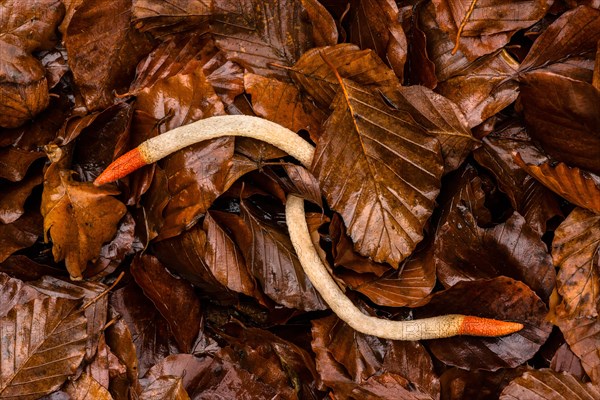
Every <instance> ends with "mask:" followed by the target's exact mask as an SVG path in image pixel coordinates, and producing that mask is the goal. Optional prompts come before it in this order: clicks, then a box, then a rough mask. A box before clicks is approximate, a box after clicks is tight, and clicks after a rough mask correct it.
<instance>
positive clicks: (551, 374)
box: [500, 369, 600, 400]
mask: <svg viewBox="0 0 600 400" xmlns="http://www.w3.org/2000/svg"><path fill="white" fill-rule="evenodd" d="M522 399H540V400H541V399H569V400H598V399H600V390H598V387H594V386H593V385H592V384H591V383H583V382H581V381H579V380H577V379H576V378H574V377H573V376H572V375H570V374H567V373H559V372H555V371H552V370H550V369H540V370H533V371H527V372H525V373H524V374H523V375H521V376H520V377H518V378H516V379H514V380H513V381H512V382H510V384H509V385H508V386H507V387H505V388H504V390H502V393H501V394H500V400H522Z"/></svg>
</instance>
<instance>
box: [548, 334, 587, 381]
mask: <svg viewBox="0 0 600 400" xmlns="http://www.w3.org/2000/svg"><path fill="white" fill-rule="evenodd" d="M550 368H552V370H553V371H556V372H566V373H568V374H571V375H573V376H574V377H575V378H577V379H579V380H582V379H583V378H584V376H586V375H585V371H584V370H583V365H581V360H580V359H579V358H577V356H576V355H575V353H573V352H572V351H571V349H570V348H569V345H568V344H566V343H563V344H562V346H560V347H559V348H558V350H557V351H556V353H554V357H553V358H552V362H551V363H550Z"/></svg>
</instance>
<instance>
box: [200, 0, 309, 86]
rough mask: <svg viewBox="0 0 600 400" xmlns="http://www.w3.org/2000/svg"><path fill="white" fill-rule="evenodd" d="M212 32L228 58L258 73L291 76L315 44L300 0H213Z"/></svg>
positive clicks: (285, 78) (280, 76)
mask: <svg viewBox="0 0 600 400" xmlns="http://www.w3.org/2000/svg"><path fill="white" fill-rule="evenodd" d="M212 12H213V16H212V19H211V23H210V31H211V33H212V34H213V36H214V38H215V41H216V44H217V47H219V48H220V49H221V50H223V51H224V52H225V54H226V55H227V58H228V59H229V60H231V61H235V62H237V63H239V64H240V65H241V66H243V67H244V68H246V69H247V70H249V71H250V72H253V73H255V74H259V75H262V76H264V77H276V78H278V79H281V80H284V81H285V80H287V79H289V78H288V77H287V71H285V70H284V69H280V68H279V69H278V68H273V67H271V66H270V64H279V65H284V66H292V65H294V63H295V62H296V61H297V60H298V58H300V56H301V55H302V53H304V52H305V51H306V50H308V49H309V48H311V47H312V43H313V40H312V27H311V24H310V21H309V20H308V18H306V16H303V14H305V13H306V11H305V10H304V7H303V6H302V2H301V1H300V0H281V1H275V0H267V1H257V0H241V1H234V0H214V1H213V11H212Z"/></svg>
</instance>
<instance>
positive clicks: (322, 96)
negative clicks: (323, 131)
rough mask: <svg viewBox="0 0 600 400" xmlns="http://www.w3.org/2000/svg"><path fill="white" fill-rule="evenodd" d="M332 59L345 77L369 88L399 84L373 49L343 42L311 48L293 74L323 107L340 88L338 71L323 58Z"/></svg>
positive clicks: (293, 69)
mask: <svg viewBox="0 0 600 400" xmlns="http://www.w3.org/2000/svg"><path fill="white" fill-rule="evenodd" d="M325 59H326V60H327V61H329V62H330V63H331V64H332V65H333V67H334V68H335V70H336V71H337V72H338V73H339V74H340V76H341V77H343V78H348V79H352V80H353V81H354V82H356V83H358V84H360V85H362V86H365V87H370V88H380V87H387V86H391V87H393V86H398V85H399V82H398V78H397V77H396V75H394V72H393V71H392V70H391V69H390V68H389V67H387V66H386V65H385V64H384V63H383V61H381V59H380V58H379V57H378V56H377V54H375V52H374V51H373V50H370V49H365V50H361V49H359V48H358V47H357V46H355V45H352V44H349V43H343V44H338V45H335V46H328V47H322V48H316V49H311V50H308V51H307V52H306V53H304V54H303V55H302V57H301V58H300V59H299V60H298V62H297V63H296V64H295V65H294V67H293V68H292V69H291V70H290V75H291V77H292V79H293V80H294V82H296V83H297V84H299V85H300V86H302V89H303V90H305V91H306V92H307V93H308V94H309V95H310V96H311V97H312V98H313V99H314V100H315V102H316V103H317V105H318V106H319V107H321V108H322V109H327V108H329V106H330V105H331V103H332V102H333V99H334V98H335V95H336V93H337V91H338V88H339V81H338V80H337V78H336V75H335V71H334V70H333V69H332V68H331V67H330V66H329V65H328V64H327V63H326V62H325V61H324V60H325Z"/></svg>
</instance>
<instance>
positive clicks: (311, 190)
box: [283, 164, 323, 208]
mask: <svg viewBox="0 0 600 400" xmlns="http://www.w3.org/2000/svg"><path fill="white" fill-rule="evenodd" d="M283 169H284V170H285V173H286V174H287V176H288V177H289V178H290V185H287V186H286V187H285V188H286V189H287V190H288V191H289V192H290V193H294V194H296V195H298V196H300V197H302V198H304V199H305V200H308V201H311V202H313V203H315V204H317V205H318V206H319V207H321V208H323V199H322V197H321V189H320V188H319V182H318V181H317V179H316V178H315V177H314V176H313V175H312V174H311V173H310V172H309V171H308V170H307V169H306V168H304V167H301V166H299V165H296V164H284V165H283Z"/></svg>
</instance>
